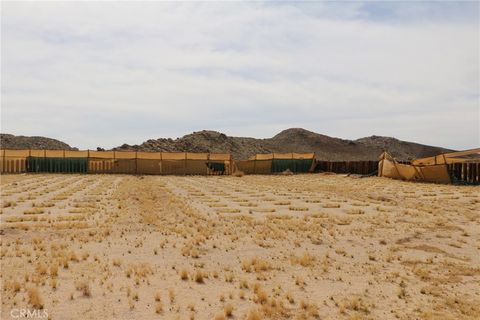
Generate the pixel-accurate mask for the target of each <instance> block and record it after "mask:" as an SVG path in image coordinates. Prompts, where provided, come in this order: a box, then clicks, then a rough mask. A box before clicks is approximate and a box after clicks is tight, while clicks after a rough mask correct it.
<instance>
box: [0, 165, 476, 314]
mask: <svg viewBox="0 0 480 320" xmlns="http://www.w3.org/2000/svg"><path fill="white" fill-rule="evenodd" d="M1 199H2V208H1V215H0V219H1V228H0V232H1V234H2V236H1V268H2V269H1V286H2V287H1V297H2V304H1V305H2V310H1V318H2V319H13V318H14V317H12V311H13V315H17V314H18V310H24V309H29V310H31V311H33V310H37V311H38V310H41V311H42V312H44V313H42V314H40V313H37V314H36V316H37V318H41V317H43V316H45V313H48V317H49V318H50V319H157V318H162V319H177V318H178V319H227V318H231V319H251V320H254V319H316V318H320V319H396V318H398V319H478V318H480V307H479V302H480V255H479V249H480V188H478V187H466V186H447V185H434V184H420V183H406V182H401V181H393V180H388V179H384V178H375V177H374V178H365V179H358V178H353V177H345V176H340V175H320V174H318V175H297V176H244V177H241V178H238V177H162V176H145V177H135V176H124V175H23V176H3V177H2V188H1ZM44 319H45V317H44Z"/></svg>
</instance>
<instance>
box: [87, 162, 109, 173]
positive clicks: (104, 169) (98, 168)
mask: <svg viewBox="0 0 480 320" xmlns="http://www.w3.org/2000/svg"><path fill="white" fill-rule="evenodd" d="M88 172H90V173H112V172H113V160H109V159H96V160H91V159H90V160H89V161H88Z"/></svg>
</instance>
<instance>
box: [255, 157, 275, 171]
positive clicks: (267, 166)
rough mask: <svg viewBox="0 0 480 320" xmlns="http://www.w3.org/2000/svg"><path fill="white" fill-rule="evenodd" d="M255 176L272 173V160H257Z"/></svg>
mask: <svg viewBox="0 0 480 320" xmlns="http://www.w3.org/2000/svg"><path fill="white" fill-rule="evenodd" d="M254 166H255V170H254V171H255V174H270V173H272V160H257V161H255V163H254Z"/></svg>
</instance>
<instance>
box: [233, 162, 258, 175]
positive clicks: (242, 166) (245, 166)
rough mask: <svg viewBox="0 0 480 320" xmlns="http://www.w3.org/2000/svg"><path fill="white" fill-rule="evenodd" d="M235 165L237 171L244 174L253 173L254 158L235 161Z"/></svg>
mask: <svg viewBox="0 0 480 320" xmlns="http://www.w3.org/2000/svg"><path fill="white" fill-rule="evenodd" d="M235 165H236V168H237V170H238V171H241V172H243V173H245V174H255V160H253V161H252V160H240V161H235Z"/></svg>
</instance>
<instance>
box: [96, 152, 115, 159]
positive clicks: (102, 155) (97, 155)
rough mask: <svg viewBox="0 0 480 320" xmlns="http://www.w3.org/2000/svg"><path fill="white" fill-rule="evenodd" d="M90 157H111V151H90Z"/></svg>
mask: <svg viewBox="0 0 480 320" xmlns="http://www.w3.org/2000/svg"><path fill="white" fill-rule="evenodd" d="M90 157H91V158H101V159H113V151H90Z"/></svg>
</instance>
